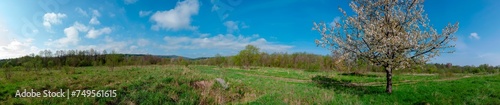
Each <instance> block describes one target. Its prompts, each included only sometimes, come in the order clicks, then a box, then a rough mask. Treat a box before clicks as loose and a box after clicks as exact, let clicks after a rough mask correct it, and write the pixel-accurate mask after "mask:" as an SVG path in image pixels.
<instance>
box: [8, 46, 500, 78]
mask: <svg viewBox="0 0 500 105" xmlns="http://www.w3.org/2000/svg"><path fill="white" fill-rule="evenodd" d="M351 63H352V62H351ZM169 64H177V65H184V66H188V65H190V64H194V65H214V66H218V67H221V68H222V67H229V66H238V67H241V68H244V69H251V68H252V67H253V68H255V67H279V68H293V69H302V70H306V71H340V72H353V71H357V72H384V68H383V67H380V66H377V65H371V64H370V63H369V62H368V61H366V60H361V59H358V60H356V62H355V64H348V62H346V61H343V60H342V59H340V57H338V56H332V55H317V54H310V53H305V52H297V53H291V54H289V53H271V54H269V53H266V52H260V51H259V48H257V47H255V46H252V45H248V46H246V48H245V49H244V50H241V51H240V52H239V53H238V54H237V55H235V56H221V55H219V54H217V55H215V56H214V57H211V58H205V59H195V60H192V59H187V58H183V57H172V58H161V57H158V56H152V55H131V54H117V53H115V52H114V51H113V52H111V53H109V54H108V53H107V52H106V51H105V50H104V51H102V52H99V51H96V50H94V49H90V50H68V51H62V50H59V51H56V53H52V52H51V51H49V50H44V51H41V52H40V53H39V54H38V55H35V54H30V55H28V56H24V57H21V58H17V59H8V60H2V61H0V66H2V67H3V68H14V67H17V69H22V70H26V71H37V70H41V69H62V67H65V66H68V67H84V66H108V67H109V68H110V70H113V68H114V67H116V66H122V65H135V66H142V65H169ZM20 67H22V68H20ZM499 70H500V66H492V65H488V64H482V65H480V66H457V65H452V64H450V63H448V64H437V63H436V64H425V65H414V66H412V67H409V68H406V69H404V70H398V71H396V72H398V73H402V72H410V73H443V72H451V73H483V72H487V73H496V72H499Z"/></svg>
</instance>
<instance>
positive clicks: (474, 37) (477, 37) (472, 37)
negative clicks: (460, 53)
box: [469, 32, 481, 40]
mask: <svg viewBox="0 0 500 105" xmlns="http://www.w3.org/2000/svg"><path fill="white" fill-rule="evenodd" d="M469 38H471V39H476V40H479V39H481V37H479V35H478V34H477V33H475V32H473V33H470V35H469Z"/></svg>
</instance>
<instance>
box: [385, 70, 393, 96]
mask: <svg viewBox="0 0 500 105" xmlns="http://www.w3.org/2000/svg"><path fill="white" fill-rule="evenodd" d="M385 72H386V78H387V85H386V88H385V92H387V93H389V94H391V93H392V69H391V68H390V67H385Z"/></svg>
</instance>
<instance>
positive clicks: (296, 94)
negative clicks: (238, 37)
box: [0, 66, 500, 104]
mask: <svg viewBox="0 0 500 105" xmlns="http://www.w3.org/2000/svg"><path fill="white" fill-rule="evenodd" d="M317 75H322V76H325V78H327V79H333V80H346V81H351V82H352V83H353V84H355V86H352V87H344V86H338V85H333V86H332V85H320V84H317V83H315V82H313V81H311V78H312V77H315V76H317ZM215 78H223V79H224V80H226V81H227V82H228V83H229V85H230V88H229V89H227V90H223V89H221V88H220V86H219V85H217V84H215V85H213V86H212V85H211V87H209V88H208V89H204V88H198V87H195V86H194V85H193V83H195V82H197V81H202V80H205V81H208V82H211V83H213V80H214V79H215ZM393 78H394V85H395V86H394V93H393V94H392V95H389V94H386V93H384V81H385V77H384V76H383V74H373V75H370V76H348V75H339V74H337V73H335V72H305V71H301V70H291V69H283V68H260V69H255V70H241V69H238V68H224V69H221V68H216V67H213V66H191V67H189V68H185V67H181V66H145V67H142V68H141V67H139V68H138V67H134V66H127V67H118V68H115V70H114V71H109V70H108V68H106V67H85V68H75V70H74V71H72V70H68V71H64V70H50V71H47V70H45V71H41V72H26V71H15V72H14V73H13V78H12V79H10V80H6V79H5V76H4V73H3V71H1V72H0V103H6V104H14V103H24V104H51V103H52V104H53V103H58V104H68V103H84V104H85V103H88V104H95V103H101V104H105V103H108V104H112V103H114V104H131V103H142V104H148V103H149V104H169V103H170V104H173V103H184V104H190V103H191V104H199V103H226V102H228V103H233V104H264V103H265V104H299V103H300V104H311V103H320V104H395V103H397V104H419V103H421V104H425V103H431V104H500V75H498V74H497V75H467V76H464V75H457V76H455V77H447V78H443V77H439V76H438V75H408V74H397V75H395V76H394V77H393ZM68 88H69V89H71V90H77V89H94V90H98V89H108V90H109V89H116V90H117V92H118V97H116V98H84V97H79V98H71V99H69V100H67V99H65V98H14V97H12V96H13V95H14V94H15V91H16V90H18V89H19V90H20V89H35V90H38V91H40V90H44V89H50V90H58V89H68ZM207 94H208V95H207ZM221 97H222V98H221Z"/></svg>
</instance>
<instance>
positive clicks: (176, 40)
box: [161, 34, 293, 52]
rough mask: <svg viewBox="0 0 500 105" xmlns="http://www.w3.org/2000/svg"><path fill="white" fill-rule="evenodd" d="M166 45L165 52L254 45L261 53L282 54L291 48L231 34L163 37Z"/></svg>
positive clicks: (256, 37) (233, 48) (257, 36)
mask: <svg viewBox="0 0 500 105" xmlns="http://www.w3.org/2000/svg"><path fill="white" fill-rule="evenodd" d="M164 40H165V41H166V45H162V46H161V47H162V48H164V49H166V50H177V49H222V50H235V51H236V50H241V49H243V48H244V47H245V46H246V45H249V44H251V45H255V46H257V47H259V48H261V49H262V50H263V51H270V52H284V51H287V50H288V49H290V48H293V46H289V45H281V44H274V43H270V42H268V41H267V40H266V39H264V38H259V35H257V34H256V35H252V36H249V37H245V36H242V35H239V36H234V35H232V34H226V35H223V34H219V35H217V36H212V37H185V36H165V37H164Z"/></svg>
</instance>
